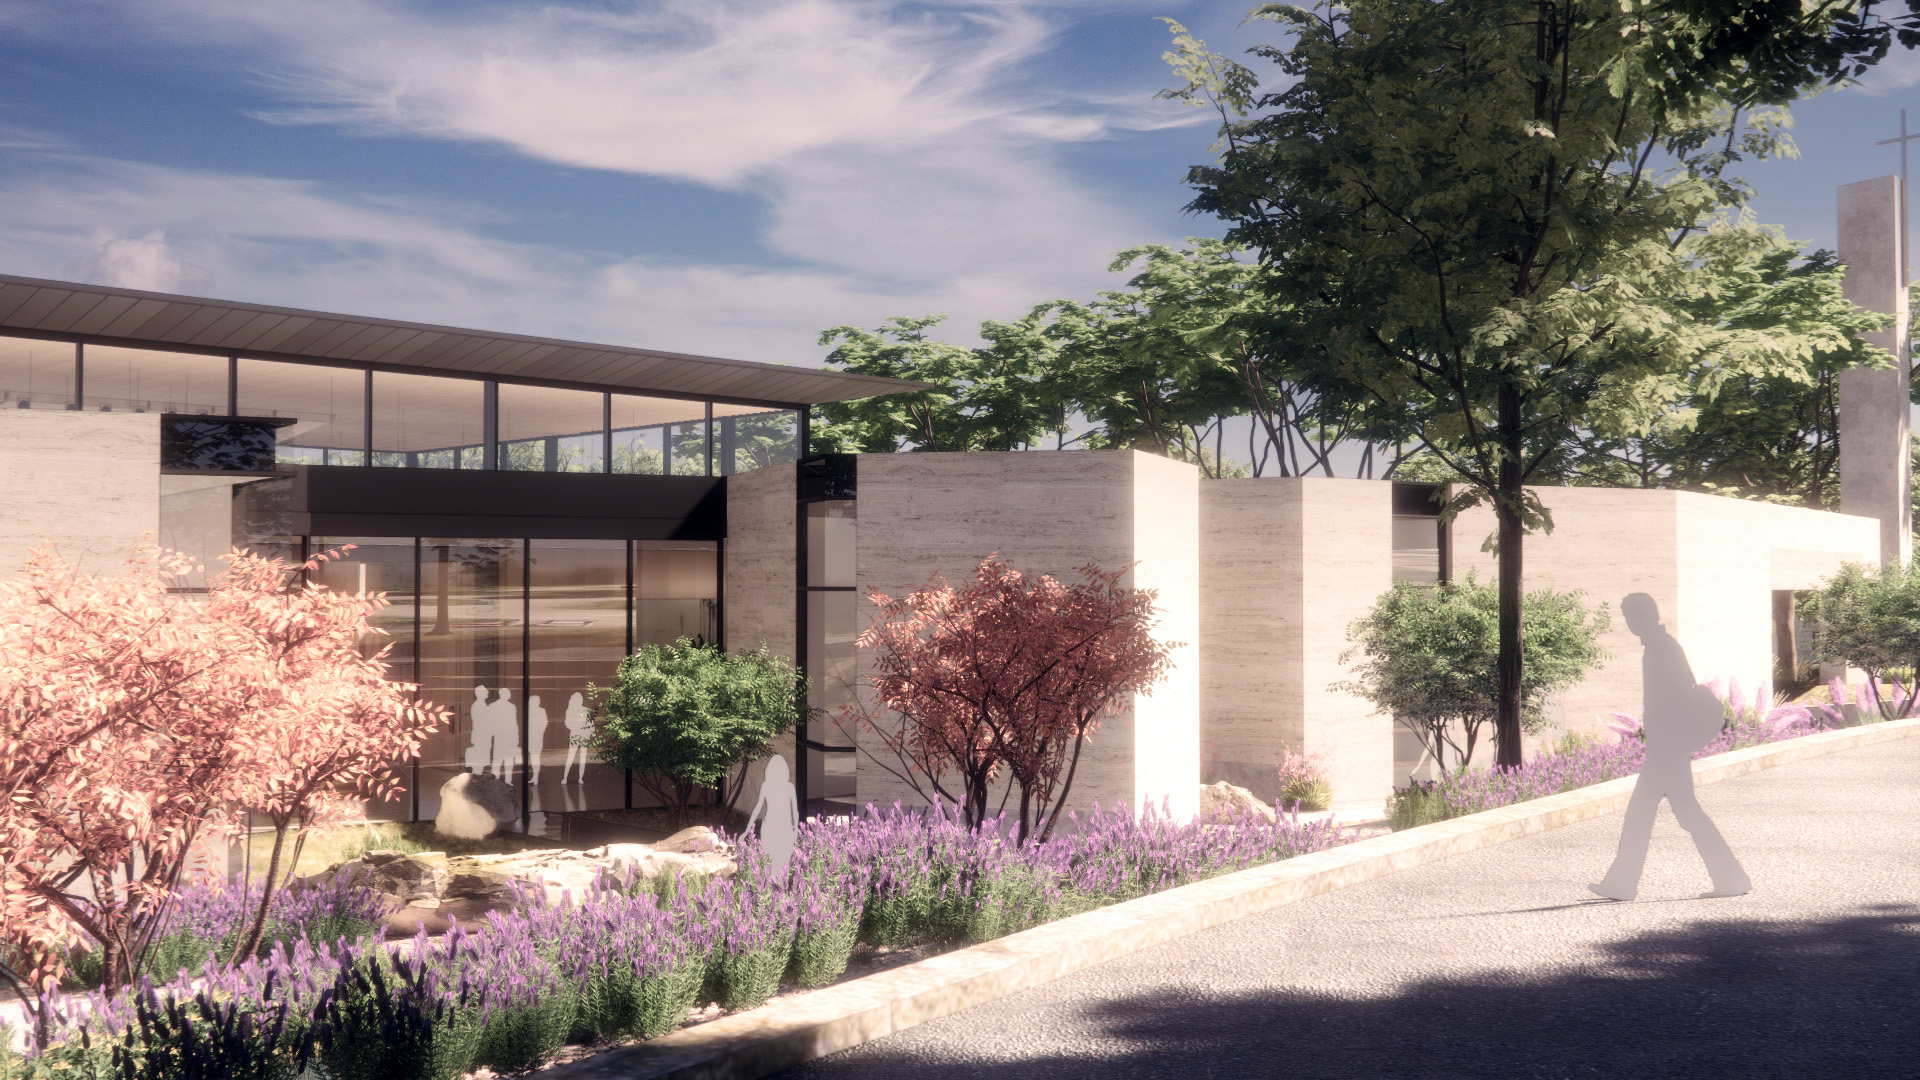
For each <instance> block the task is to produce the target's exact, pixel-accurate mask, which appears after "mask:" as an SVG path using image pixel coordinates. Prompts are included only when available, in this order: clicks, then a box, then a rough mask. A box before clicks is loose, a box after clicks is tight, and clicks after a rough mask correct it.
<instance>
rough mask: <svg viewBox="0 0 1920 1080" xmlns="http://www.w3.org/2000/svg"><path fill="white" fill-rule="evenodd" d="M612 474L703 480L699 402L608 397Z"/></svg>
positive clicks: (707, 450) (703, 414)
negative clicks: (700, 477) (699, 477)
mask: <svg viewBox="0 0 1920 1080" xmlns="http://www.w3.org/2000/svg"><path fill="white" fill-rule="evenodd" d="M608 411H609V413H610V414H611V420H612V425H613V469H612V471H613V472H616V473H626V474H632V475H641V476H706V475H708V461H709V458H710V457H711V456H712V449H711V447H710V446H709V445H708V439H707V433H708V426H707V406H706V403H704V402H699V401H678V400H675V399H672V398H654V397H639V396H637V395H634V394H614V395H612V398H611V403H610V406H609V409H608Z"/></svg>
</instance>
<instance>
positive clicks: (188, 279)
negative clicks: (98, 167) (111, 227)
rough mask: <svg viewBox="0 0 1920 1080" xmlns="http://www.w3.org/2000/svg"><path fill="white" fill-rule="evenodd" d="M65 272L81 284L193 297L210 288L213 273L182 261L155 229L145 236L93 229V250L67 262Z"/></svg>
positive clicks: (202, 293) (163, 234)
mask: <svg viewBox="0 0 1920 1080" xmlns="http://www.w3.org/2000/svg"><path fill="white" fill-rule="evenodd" d="M68 269H69V272H70V273H72V274H73V275H74V276H75V277H76V278H78V279H79V280H81V281H87V282H92V283H93V284H96V285H114V286H117V287H119V288H122V289H145V290H147V291H148V292H170V293H187V294H195V295H204V294H206V293H208V292H210V291H212V289H213V273H212V271H210V270H208V269H207V268H206V267H204V266H194V265H192V264H190V263H185V262H182V261H181V260H180V258H179V256H177V255H175V254H174V252H173V247H172V245H170V244H168V243H167V234H166V233H164V232H161V231H160V230H158V229H155V230H153V231H151V232H148V233H147V234H146V235H144V236H115V235H113V234H112V233H109V232H105V231H104V230H96V231H95V232H94V245H93V251H92V252H91V253H90V254H88V255H87V256H85V257H84V258H80V259H75V260H74V261H73V262H71V263H69V264H68Z"/></svg>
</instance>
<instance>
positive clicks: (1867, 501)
mask: <svg viewBox="0 0 1920 1080" xmlns="http://www.w3.org/2000/svg"><path fill="white" fill-rule="evenodd" d="M1901 225H1902V221H1901V199H1900V180H1899V178H1898V177H1894V176H1882V177H1880V178H1879V179H1876V180H1862V181H1860V182H1859V183H1857V184H1846V185H1844V186H1842V187H1841V188H1840V260H1841V261H1842V262H1844V263H1846V266H1847V276H1846V285H1845V290H1846V296H1847V299H1849V300H1851V301H1853V302H1854V303H1856V304H1858V305H1860V306H1861V307H1863V308H1866V309H1867V310H1868V311H1884V312H1888V313H1890V314H1892V315H1893V316H1894V319H1895V322H1894V325H1893V326H1892V327H1890V328H1888V329H1886V330H1882V331H1880V332H1879V333H1876V334H1868V335H1867V340H1868V341H1870V342H1872V343H1873V344H1875V345H1878V346H1880V347H1881V348H1883V349H1886V350H1887V351H1888V352H1891V353H1892V354H1893V355H1894V358H1895V359H1894V366H1893V369H1892V370H1890V371H1845V372H1842V373H1841V374H1840V510H1841V512H1842V513H1846V514H1859V515H1861V516H1863V517H1871V518H1879V519H1880V561H1881V564H1882V565H1892V564H1893V563H1895V562H1898V563H1899V564H1900V565H1901V566H1905V565H1907V564H1908V563H1909V562H1910V561H1911V560H1912V558H1913V514H1912V494H1911V492H1912V486H1913V477H1912V476H1911V475H1910V471H1909V467H1908V463H1909V461H1910V460H1911V459H1910V457H1909V451H1908V439H1909V437H1910V436H1909V433H1908V427H1909V425H1908V415H1909V413H1908V397H1907V384H1908V374H1909V367H1910V365H1909V361H1908V358H1907V288H1906V271H1905V267H1903V266H1902V265H1901V262H1902V258H1901V254H1902V253H1901V246H1902V245H1901V243H1900V236H1901V232H1902V231H1903V230H1902V229H1901Z"/></svg>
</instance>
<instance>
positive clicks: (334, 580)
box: [313, 536, 444, 821]
mask: <svg viewBox="0 0 1920 1080" xmlns="http://www.w3.org/2000/svg"><path fill="white" fill-rule="evenodd" d="M349 544H351V545H353V546H352V547H350V548H349V547H347V545H349ZM341 549H345V550H341ZM313 550H314V551H315V552H321V551H329V550H333V551H338V552H339V557H338V558H335V559H330V560H328V561H327V562H324V563H322V564H320V567H319V569H318V570H317V571H316V572H315V575H314V578H315V580H317V581H318V582H319V583H320V584H322V585H325V586H326V587H327V588H329V589H333V590H335V591H338V592H348V593H356V594H357V593H384V594H386V598H387V605H386V606H385V607H382V608H380V609H379V610H377V611H375V612H374V613H373V615H372V616H371V617H370V618H369V619H368V620H367V621H368V622H369V623H370V624H371V625H372V628H373V629H374V630H375V631H377V632H376V633H372V634H368V635H366V636H365V637H364V638H362V639H361V642H360V648H361V650H362V651H363V652H364V653H366V654H367V655H369V656H371V655H373V654H375V653H377V652H379V651H380V650H382V649H385V650H386V662H387V671H388V673H389V674H390V675H391V677H392V678H395V679H398V680H400V681H402V682H415V681H417V675H416V673H415V667H414V655H413V615H414V612H413V605H414V575H413V568H414V545H413V538H412V537H410V536H409V537H340V536H316V537H314V538H313ZM401 775H402V777H403V779H402V781H401V782H402V783H403V784H404V785H405V786H406V787H407V789H408V790H406V791H403V792H400V793H398V794H396V795H395V796H393V798H391V799H389V800H387V801H386V802H383V803H368V804H367V808H366V809H367V814H366V816H367V817H368V818H369V819H372V820H387V821H406V820H409V819H411V817H412V816H413V795H414V793H413V790H412V788H413V775H412V770H411V768H403V769H402V771H401ZM443 782H444V781H443ZM435 790H436V791H437V790H438V788H437V786H436V788H435Z"/></svg>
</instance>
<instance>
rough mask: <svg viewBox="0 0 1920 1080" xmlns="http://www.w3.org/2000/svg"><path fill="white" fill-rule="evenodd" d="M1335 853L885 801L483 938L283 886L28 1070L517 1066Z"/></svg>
mask: <svg viewBox="0 0 1920 1080" xmlns="http://www.w3.org/2000/svg"><path fill="white" fill-rule="evenodd" d="M1344 839H1345V834H1344V833H1343V831H1342V830H1341V829H1339V828H1338V827H1336V826H1333V825H1331V824H1302V823H1299V822H1297V821H1294V820H1292V819H1287V818H1283V819H1281V820H1280V821H1278V822H1277V823H1267V822H1264V821H1261V820H1259V819H1258V818H1256V817H1254V816H1252V815H1247V816H1243V817H1241V818H1239V819H1234V820H1229V821H1217V822H1215V823H1212V824H1205V825H1203V824H1197V823H1190V824H1176V823H1173V822H1170V821H1168V820H1166V819H1165V818H1162V817H1159V816H1157V815H1152V814H1149V815H1147V816H1146V817H1144V818H1140V819H1136V818H1135V817H1134V816H1133V815H1132V814H1130V813H1127V812H1115V811H1097V810H1096V811H1095V812H1094V813H1092V814H1090V815H1087V816H1086V817H1085V818H1084V819H1082V820H1079V821H1077V822H1076V828H1075V829H1074V830H1072V833H1071V835H1069V836H1067V837H1065V838H1061V839H1056V840H1054V841H1051V842H1048V843H1046V844H1038V845H1021V844H1018V843H1016V842H1015V841H1014V840H1013V839H1012V838H1011V837H1010V836H1009V835H1007V834H1004V833H1002V832H1001V831H999V830H998V829H996V828H994V827H992V826H988V827H986V828H983V829H980V830H970V829H968V828H966V827H965V826H964V825H962V824H960V823H958V822H956V821H954V820H952V819H951V818H948V817H946V816H943V815H937V814H936V815H923V814H914V813H910V812H903V811H900V810H898V809H897V808H896V809H895V810H892V811H887V812H880V813H868V814H865V815H862V816H860V817H858V818H854V819H850V820H849V819H837V820H830V821H825V822H819V823H807V824H806V825H804V826H803V827H802V830H801V836H800V843H799V846H798V848H797V850H796V851H795V854H794V866H793V872H792V873H791V875H789V876H787V877H784V878H781V879H779V880H775V878H774V876H773V875H772V874H771V873H770V872H769V871H768V868H767V866H766V863H765V860H764V858H762V857H760V856H759V854H758V852H756V851H755V850H754V849H752V848H751V847H750V846H749V847H746V848H744V849H743V850H741V851H739V852H738V856H737V857H738V859H739V861H740V863H741V869H740V871H739V872H738V873H736V874H735V875H734V876H732V877H731V878H722V877H708V878H689V879H681V878H678V877H676V876H673V875H667V876H662V877H659V878H656V879H653V880H650V881H649V880H643V879H639V878H637V877H629V878H628V879H626V880H619V881H613V880H607V879H604V878H603V879H602V880H601V882H600V884H599V887H596V888H594V889H591V890H589V891H587V892H586V893H585V895H582V896H579V897H573V896H567V897H564V898H559V899H555V898H551V897H549V896H548V895H547V893H546V891H545V890H528V892H527V895H526V897H525V905H524V907H523V909H522V910H518V911H509V912H494V913H492V914H490V915H489V916H488V917H487V918H488V921H487V925H486V928H485V929H484V930H483V931H480V932H478V933H467V932H465V931H463V930H462V929H460V928H459V927H457V926H456V927H455V928H453V929H452V930H451V931H450V932H449V933H448V934H447V935H446V936H445V937H444V938H440V939H429V938H428V937H426V936H425V935H424V934H422V935H420V936H419V937H416V938H415V939H413V940H412V941H409V942H403V943H398V944H397V946H396V947H391V948H390V947H388V946H385V945H382V944H380V943H379V942H378V940H377V938H376V936H375V935H374V934H373V933H372V931H373V929H374V927H375V923H374V921H373V918H372V916H373V909H372V907H371V906H370V905H369V904H368V903H367V901H366V898H365V897H364V896H363V895H360V894H359V891H358V890H355V889H352V888H350V887H346V886H344V885H335V886H330V887H327V888H320V889H311V890H298V889H296V890H292V891H290V892H289V894H288V896H289V899H288V900H287V901H285V902H284V903H283V904H282V905H280V906H279V910H278V912H277V914H276V920H275V924H274V925H275V936H276V941H275V944H274V945H273V946H272V948H271V950H270V951H268V952H267V954H266V955H264V956H261V957H256V958H252V959H249V960H247V961H246V962H244V963H242V964H240V965H239V966H238V967H236V968H234V969H232V970H222V969H220V968H218V967H217V966H213V965H210V966H208V967H206V968H205V969H203V970H199V971H197V972H194V973H192V974H189V973H188V972H185V971H181V972H180V975H179V977H177V978H175V979H172V980H167V981H159V982H158V984H157V985H156V984H155V982H151V981H150V982H149V983H147V984H146V985H144V986H143V987H141V988H138V989H136V990H135V991H133V992H130V993H122V994H120V995H118V996H116V997H115V998H113V999H111V1000H108V999H106V998H104V997H103V996H102V995H100V994H99V993H97V992H93V993H71V994H68V995H65V996H63V997H61V998H59V999H57V1000H55V1001H53V1002H51V1003H50V1004H51V1007H52V1009H53V1010H54V1013H55V1016H56V1019H55V1022H54V1024H53V1030H52V1032H51V1037H50V1038H49V1040H48V1046H47V1048H46V1051H45V1053H43V1054H41V1055H39V1056H38V1057H37V1058H36V1059H35V1061H34V1063H33V1067H34V1068H35V1069H41V1068H53V1069H57V1071H59V1072H61V1073H63V1074H65V1075H68V1076H71V1075H72V1074H73V1071H74V1070H76V1069H77V1070H78V1071H80V1072H82V1073H89V1074H93V1073H100V1072H101V1071H102V1070H104V1069H105V1068H106V1067H107V1065H108V1064H109V1063H110V1058H111V1055H112V1054H114V1053H119V1054H120V1055H121V1056H122V1057H123V1058H127V1057H128V1056H129V1055H131V1059H132V1060H134V1061H136V1062H138V1061H150V1060H151V1059H152V1056H153V1055H155V1054H160V1055H177V1054H180V1053H183V1052H185V1053H188V1054H190V1055H193V1054H203V1053H204V1054H211V1055H214V1056H215V1057H216V1058H218V1059H219V1064H218V1067H219V1068H220V1069H222V1070H226V1069H229V1068H231V1069H234V1070H235V1071H238V1072H243V1073H247V1074H249V1075H263V1076H264V1075H279V1073H278V1072H276V1070H277V1069H279V1067H280V1066H278V1065H274V1064H272V1063H274V1062H280V1063H283V1064H284V1065H285V1066H286V1067H287V1068H293V1067H295V1066H299V1067H304V1066H305V1065H306V1064H309V1063H310V1061H309V1058H310V1057H311V1056H312V1055H314V1054H317V1055H319V1062H320V1064H322V1065H324V1067H325V1069H326V1071H327V1072H328V1073H329V1074H330V1075H331V1076H332V1077H333V1078H334V1080H357V1078H359V1077H362V1076H365V1077H368V1078H372V1077H376V1076H396V1075H397V1076H419V1077H422V1078H429V1080H449V1078H451V1077H454V1076H457V1075H459V1074H461V1073H464V1072H466V1071H469V1070H471V1069H474V1068H479V1067H487V1068H491V1069H493V1070H495V1071H501V1072H507V1071H518V1070H524V1069H527V1068H531V1067H534V1066H537V1065H539V1064H540V1063H542V1062H544V1061H547V1060H549V1059H550V1058H551V1057H552V1056H553V1055H554V1054H555V1053H557V1052H558V1051H559V1050H560V1049H561V1047H562V1046H564V1045H566V1044H568V1043H570V1042H572V1043H586V1044H592V1043H607V1042H613V1041H618V1040H625V1039H631V1038H635V1037H640V1038H647V1037H653V1036H657V1035H660V1034H664V1033H666V1032H668V1031H671V1030H673V1029H674V1028H676V1027H678V1026H680V1025H681V1024H682V1023H684V1022H686V1021H687V1020H688V1019H690V1018H691V1017H692V1016H693V1012H692V1010H694V1008H695V1007H696V1006H702V1005H707V1004H709V1003H716V1004H718V1005H719V1006H720V1007H721V1008H722V1009H724V1010H727V1011H730V1012H731V1011H740V1010H745V1009H751V1008H754V1007H756V1006H758V1005H760V1004H762V1003H763V1002H765V1001H767V1000H768V999H769V998H770V997H771V996H772V995H774V994H775V993H777V992H778V991H779V990H780V988H781V986H782V985H783V984H784V985H788V986H793V987H796V988H807V987H817V986H824V985H827V984H829V983H832V982H834V981H836V980H838V979H840V978H841V977H842V976H843V975H844V974H845V973H846V972H847V969H848V966H849V963H850V962H851V961H852V960H854V958H855V956H856V949H857V948H858V947H859V946H860V945H861V944H863V943H864V945H865V946H867V947H868V948H867V949H866V950H862V952H863V953H864V956H865V959H866V962H865V963H864V964H863V965H862V966H863V967H864V968H865V969H866V970H878V969H880V968H881V967H882V966H885V965H887V964H888V963H889V958H892V957H898V956H899V955H900V953H902V952H907V953H908V955H909V956H912V957H917V956H920V955H925V954H927V953H929V952H931V951H938V950H941V949H944V948H949V947H953V946H958V945H962V944H966V943H968V942H979V941H986V940H990V939H993V938H997V937H1000V936H1003V935H1005V934H1009V933H1013V932H1016V931H1019V930H1022V929H1026V928H1028V927H1032V926H1036V925H1039V924H1041V923H1044V922H1047V921H1049V920H1052V919H1056V918H1060V917H1062V916H1065V915H1071V914H1075V913H1078V912H1081V911H1087V910H1091V909H1093V908H1097V907H1101V906H1103V905H1106V904H1111V903H1115V902H1117V901H1122V900H1127V899H1131V898H1134V897H1139V896H1143V895H1146V894H1148V893H1153V892H1157V891H1161V890H1164V889H1167V888H1170V887H1173V886H1177V885H1182V884H1186V883H1188V882H1191V881H1195V880H1199V879H1201V878H1205V877H1210V876H1213V875H1217V874H1221V873H1226V872H1230V871H1233V870H1238V869H1242V868H1245V867H1248V866H1253V865H1258V864H1261V863H1267V862H1272V861H1275V860H1278V859H1285V858H1289V857H1291V856H1294V855H1299V854H1303V853H1306V852H1310V851H1317V850H1321V849H1324V848H1327V847H1332V846H1335V845H1337V844H1339V843H1341V842H1342V841H1343V840H1344ZM245 900H246V897H245V895H244V894H242V893H241V892H240V891H239V890H237V889H236V890H231V891H228V890H220V889H200V890H187V892H186V894H185V895H183V896H182V897H181V899H180V901H179V909H178V914H177V917H176V920H175V922H174V923H173V924H172V926H171V927H170V930H171V933H170V934H169V935H168V937H167V940H166V941H165V942H164V947H163V948H162V949H161V950H159V951H160V953H161V954H162V957H161V962H162V963H163V964H167V965H178V964H181V963H185V962H186V958H188V957H192V956H196V955H197V956H200V957H205V956H206V955H207V950H208V949H209V948H210V947H212V948H217V947H218V945H219V943H220V942H221V941H222V940H223V939H227V938H228V936H229V934H230V933H231V932H232V931H231V930H230V929H227V927H230V926H232V925H235V924H237V921H238V919H239V914H238V913H239V912H241V911H243V910H244V909H245ZM173 969H174V970H176V971H178V970H179V968H178V966H174V968H173ZM159 970H166V968H165V967H161V968H160V969H159ZM156 974H157V972H156ZM156 981H157V980H156ZM706 1011H707V1013H708V1014H711V1012H712V1010H706ZM245 1018H250V1019H245ZM243 1019H245V1022H244V1023H243V1024H242V1028H243V1029H244V1030H245V1032H246V1038H244V1039H240V1040H239V1041H237V1042H236V1041H235V1038H234V1037H233V1032H234V1031H235V1030H237V1029H235V1028H234V1026H233V1025H234V1024H236V1023H241V1022H242V1020H243ZM396 1032H400V1033H403V1034H404V1037H401V1036H400V1035H396V1034H395V1033H396ZM83 1034H84V1035H85V1038H84V1039H83V1038H81V1036H82V1035H83ZM183 1048H186V1049H184V1050H183ZM235 1055H238V1056H239V1057H238V1059H235ZM202 1064H206V1065H208V1067H213V1066H214V1062H212V1061H211V1060H210V1061H208V1062H204V1063H202ZM63 1066H64V1067H63ZM261 1069H264V1070H265V1071H264V1072H261V1071H260V1070H261Z"/></svg>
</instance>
